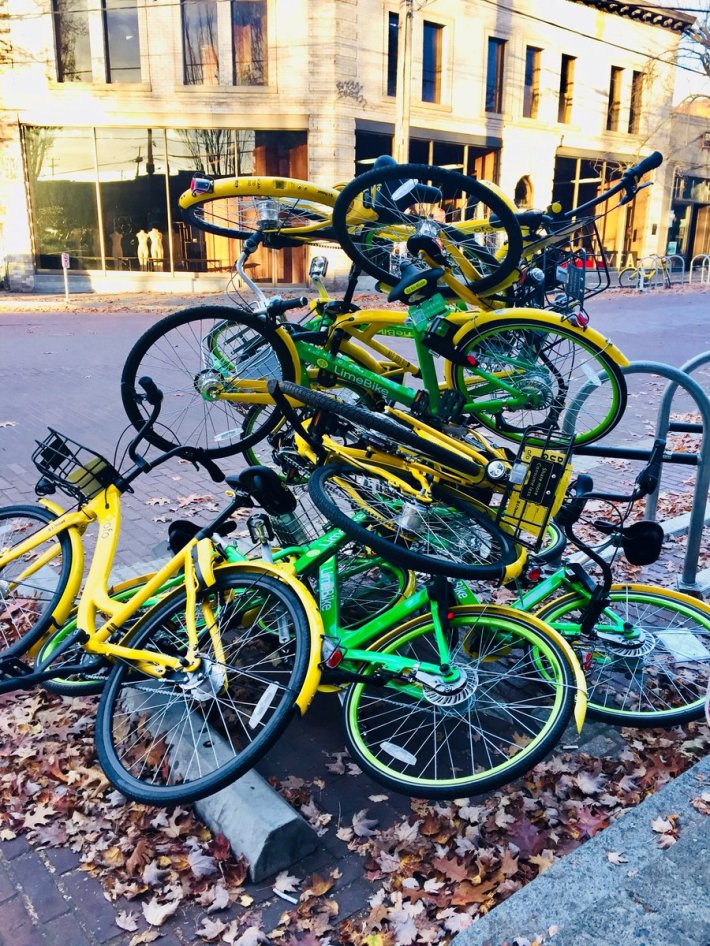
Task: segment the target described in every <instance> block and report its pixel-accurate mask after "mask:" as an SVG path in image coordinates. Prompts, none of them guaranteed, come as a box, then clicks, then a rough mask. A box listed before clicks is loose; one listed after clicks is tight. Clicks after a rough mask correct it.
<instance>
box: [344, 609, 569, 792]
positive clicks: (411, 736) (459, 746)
mask: <svg viewBox="0 0 710 946" xmlns="http://www.w3.org/2000/svg"><path fill="white" fill-rule="evenodd" d="M527 617H528V616H527V615H526V616H525V617H523V615H522V614H521V612H517V611H515V610H514V609H512V608H506V607H500V606H497V607H490V606H487V605H478V606H474V605H470V606H459V607H454V608H451V610H450V614H449V621H450V626H451V628H452V635H453V634H454V633H455V634H456V639H455V641H454V640H452V641H451V642H450V646H451V650H452V664H453V666H455V667H458V668H459V669H460V670H461V672H462V674H463V675H464V685H463V686H462V688H461V689H460V690H459V692H458V693H456V692H454V693H451V694H449V695H445V694H441V695H439V694H437V693H436V692H432V691H431V690H429V691H427V687H426V686H425V685H422V684H418V683H417V682H414V681H413V680H412V678H411V677H410V678H409V679H408V680H406V681H392V682H390V683H388V684H387V685H386V686H384V687H383V686H382V685H381V684H378V685H377V686H370V685H368V684H367V683H355V684H353V685H352V686H351V687H349V689H348V691H347V694H346V697H345V702H344V705H343V721H344V726H345V735H346V740H347V744H348V749H349V752H350V754H351V755H352V757H353V758H354V760H355V761H356V762H357V764H358V765H359V766H360V768H362V769H363V770H364V771H365V772H367V773H368V774H369V775H371V776H372V777H373V778H374V779H376V780H377V781H378V782H381V783H382V784H384V785H386V786H387V787H388V788H391V789H393V790H394V791H397V792H402V793H404V794H407V795H412V796H414V797H417V798H440V799H447V798H461V797H465V796H468V795H478V794H481V793H484V792H490V791H493V790H494V789H496V788H500V787H501V786H502V785H505V784H507V783H508V782H511V781H512V780H513V779H515V778H517V777H518V776H520V775H523V774H524V773H525V772H527V771H528V770H529V769H530V768H532V767H533V766H534V765H536V764H537V763H538V762H540V761H541V760H542V759H543V758H545V756H546V755H548V754H549V753H550V752H551V751H552V750H553V749H554V748H555V746H556V745H557V743H558V742H559V740H560V738H561V736H562V733H563V732H564V729H565V727H566V725H567V723H568V721H569V719H570V716H571V714H572V711H573V705H574V694H575V690H576V681H575V675H574V669H573V668H572V667H571V666H570V663H569V661H568V658H567V657H566V656H565V654H564V652H563V651H562V649H561V648H560V647H559V645H558V644H557V643H556V642H555V641H554V640H552V639H551V638H549V637H547V636H545V635H544V634H543V633H541V631H540V629H539V627H538V626H537V625H536V624H535V623H533V622H530V621H528V620H526V619H525V618H527ZM521 618H523V619H522V620H521ZM454 644H455V646H452V645H454ZM538 647H539V648H541V650H540V651H539V653H540V654H541V655H543V654H544V658H545V669H546V671H549V675H548V674H547V673H546V674H545V675H542V674H540V672H539V669H538V667H537V665H536V663H535V660H534V657H533V654H534V653H535V652H536V649H537V648H538ZM370 649H371V650H372V651H374V652H377V651H383V652H387V653H389V654H392V653H399V654H400V655H401V656H403V657H409V658H410V659H411V660H412V663H413V664H414V663H416V661H417V660H421V661H429V662H435V661H436V660H437V659H438V655H439V653H440V651H439V649H438V647H437V644H436V639H435V635H434V628H433V624H432V619H431V615H430V614H425V615H421V616H420V617H417V618H415V619H414V620H413V621H410V622H409V623H408V624H406V625H404V626H402V627H399V628H395V629H393V630H392V631H390V632H389V633H388V634H387V635H386V637H385V638H384V639H383V640H381V641H378V642H376V643H375V644H373V645H372V647H371V648H370ZM376 669H377V663H376V661H373V662H372V663H370V662H367V663H365V664H363V665H362V667H361V668H360V672H361V673H364V674H372V673H373V672H375V671H376ZM516 714H519V717H518V715H516ZM538 726H539V731H534V730H535V728H536V727H538Z"/></svg>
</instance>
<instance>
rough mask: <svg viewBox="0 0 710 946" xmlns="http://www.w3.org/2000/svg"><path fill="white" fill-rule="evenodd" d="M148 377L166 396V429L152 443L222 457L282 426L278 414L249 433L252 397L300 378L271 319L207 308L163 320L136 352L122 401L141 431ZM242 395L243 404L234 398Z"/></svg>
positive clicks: (131, 355)
mask: <svg viewBox="0 0 710 946" xmlns="http://www.w3.org/2000/svg"><path fill="white" fill-rule="evenodd" d="M144 375H148V376H149V377H151V378H152V379H153V381H155V383H156V384H157V385H158V387H159V388H160V389H161V391H162V392H163V395H164V397H163V406H162V410H161V415H160V424H159V425H157V427H156V429H153V430H149V431H148V432H147V434H146V437H147V439H148V440H149V441H150V442H151V443H152V444H154V445H155V446H157V447H159V448H160V449H161V450H169V449H170V448H171V447H174V446H176V445H178V444H181V445H183V446H190V447H199V448H200V449H202V450H204V451H205V453H206V454H208V455H209V456H210V457H213V458H217V457H227V456H230V455H231V454H233V453H237V452H238V451H240V450H243V449H244V448H245V447H248V446H249V445H250V444H253V443H257V442H258V441H259V440H261V439H262V438H263V437H265V436H266V434H267V433H268V432H269V431H270V430H272V429H273V427H274V426H275V425H276V423H277V422H278V417H279V416H280V415H279V414H278V413H277V412H276V411H275V410H271V411H269V412H267V413H266V415H262V421H261V423H260V424H258V425H256V426H254V427H252V428H251V429H250V430H249V431H248V432H245V431H244V429H243V423H244V417H245V415H246V413H247V412H248V410H249V407H250V406H251V404H250V402H249V394H250V392H251V393H252V394H254V395H255V396H260V397H262V398H263V397H265V396H266V397H268V396H267V395H266V384H267V382H268V381H269V380H276V381H280V380H284V379H287V380H293V379H294V378H296V377H297V376H298V372H297V368H296V364H295V363H294V355H293V353H292V351H291V349H290V348H289V346H288V345H287V344H286V342H285V341H284V339H283V338H282V337H281V335H280V334H279V333H278V331H276V330H275V329H273V328H272V327H271V326H270V325H269V324H268V323H267V322H266V321H265V320H264V319H260V318H258V317H257V316H255V315H254V314H253V313H251V312H249V311H248V310H245V309H237V308H232V307H229V306H201V307H199V308H194V309H184V310H183V311H181V312H176V313H174V314H173V315H169V316H167V317H166V318H164V319H161V320H160V321H159V322H156V324H155V325H153V326H152V327H151V328H149V329H148V331H147V332H145V333H144V334H143V335H141V337H140V338H139V339H138V341H137V342H136V344H135V345H134V346H133V348H132V349H131V351H130V352H129V355H128V358H127V359H126V363H125V365H124V367H123V373H122V375H121V398H122V400H123V406H124V409H125V411H126V414H127V415H128V419H129V420H130V422H131V423H132V424H133V426H134V427H136V428H137V429H138V428H140V427H141V426H142V425H143V424H144V423H145V420H146V417H147V416H148V409H147V408H146V407H144V406H143V404H142V403H141V402H140V401H139V400H138V399H137V398H138V397H139V396H140V395H141V394H142V388H141V387H140V385H139V384H138V380H139V379H140V378H141V377H143V376H144ZM237 395H238V396H240V397H241V398H243V400H240V401H239V402H236V401H234V400H230V399H229V398H230V396H237Z"/></svg>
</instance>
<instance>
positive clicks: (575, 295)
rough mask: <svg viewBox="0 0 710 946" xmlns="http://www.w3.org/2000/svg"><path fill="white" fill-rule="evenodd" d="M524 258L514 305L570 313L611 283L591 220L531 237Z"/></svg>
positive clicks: (599, 241)
mask: <svg viewBox="0 0 710 946" xmlns="http://www.w3.org/2000/svg"><path fill="white" fill-rule="evenodd" d="M523 261H524V265H523V268H522V272H521V278H520V281H519V282H518V283H517V284H516V286H515V287H514V290H513V295H514V303H515V305H517V306H523V307H534V308H539V309H553V310H554V311H556V312H561V313H571V312H573V311H574V310H578V309H581V308H583V307H584V302H585V300H586V299H589V298H591V297H592V296H596V295H598V294H599V293H600V292H604V290H605V289H608V288H609V285H610V284H611V277H610V275H609V265H608V263H607V259H606V253H605V252H604V247H603V246H602V241H601V236H600V234H599V229H598V227H597V225H596V223H595V222H594V220H589V219H587V220H584V221H582V222H580V221H575V222H574V223H571V224H566V225H565V226H564V227H563V228H562V229H560V230H558V231H557V232H556V233H552V234H548V235H547V236H543V237H540V238H539V239H537V240H533V241H532V242H531V243H528V244H527V246H526V247H525V249H524V250H523Z"/></svg>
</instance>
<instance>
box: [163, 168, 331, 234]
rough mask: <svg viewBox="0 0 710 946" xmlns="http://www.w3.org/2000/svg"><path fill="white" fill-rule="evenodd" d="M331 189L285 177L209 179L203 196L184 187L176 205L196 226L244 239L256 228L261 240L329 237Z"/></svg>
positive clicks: (188, 220) (187, 219)
mask: <svg viewBox="0 0 710 946" xmlns="http://www.w3.org/2000/svg"><path fill="white" fill-rule="evenodd" d="M336 197H337V192H336V191H331V190H326V189H325V188H322V187H316V186H315V185H314V184H311V183H309V182H308V181H299V180H295V179H291V178H271V177H245V178H237V179H236V180H235V178H228V179H226V180H222V181H215V182H214V185H213V190H212V192H211V193H209V194H196V195H193V194H192V193H191V192H190V191H185V193H184V194H182V196H181V197H180V199H179V201H178V203H179V205H180V209H181V211H182V216H183V218H184V220H185V221H186V222H187V223H189V224H190V225H191V226H193V227H197V229H198V230H204V231H206V232H207V233H214V234H216V235H217V236H223V237H230V238H232V239H236V240H246V239H247V238H248V237H250V236H251V235H252V233H254V232H255V231H257V230H259V229H261V230H262V232H263V233H264V234H265V237H266V240H267V243H269V245H272V244H273V241H274V238H277V239H278V237H284V238H287V239H290V240H294V241H296V242H299V243H301V242H303V243H305V242H309V240H312V239H313V240H315V239H318V240H323V239H328V238H329V235H330V234H329V229H330V220H331V214H332V211H333V205H334V204H335V199H336Z"/></svg>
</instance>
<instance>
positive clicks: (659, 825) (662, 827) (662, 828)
mask: <svg viewBox="0 0 710 946" xmlns="http://www.w3.org/2000/svg"><path fill="white" fill-rule="evenodd" d="M651 830H652V831H655V832H656V833H657V834H667V833H668V832H670V831H672V830H673V825H672V823H671V822H670V821H668V820H667V819H666V818H656V819H655V821H652V822H651Z"/></svg>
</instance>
